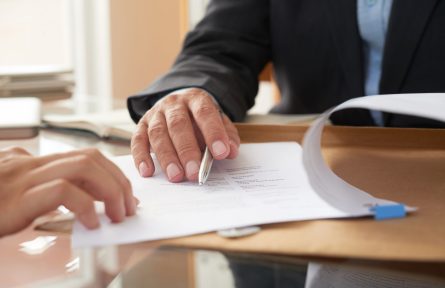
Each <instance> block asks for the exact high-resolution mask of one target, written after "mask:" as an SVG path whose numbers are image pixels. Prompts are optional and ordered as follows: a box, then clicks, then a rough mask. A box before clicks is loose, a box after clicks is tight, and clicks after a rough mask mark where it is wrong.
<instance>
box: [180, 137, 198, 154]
mask: <svg viewBox="0 0 445 288" xmlns="http://www.w3.org/2000/svg"><path fill="white" fill-rule="evenodd" d="M177 152H178V155H179V157H180V158H184V156H192V155H193V156H196V154H197V153H196V152H197V151H196V149H195V145H194V144H193V143H192V142H191V141H186V142H184V143H181V144H179V145H178V148H177Z"/></svg>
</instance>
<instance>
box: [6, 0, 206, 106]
mask: <svg viewBox="0 0 445 288" xmlns="http://www.w3.org/2000/svg"><path fill="white" fill-rule="evenodd" d="M207 2H208V0H169V1H163V0H149V1H147V0H126V1H119V0H94V1H91V0H0V34H1V35H2V40H1V42H0V97H8V96H37V97H39V98H41V99H43V100H44V101H45V103H48V102H51V103H55V102H54V101H57V102H56V103H58V105H59V106H60V105H62V106H63V105H65V106H66V107H69V108H72V109H75V110H76V111H77V110H87V111H81V112H97V111H107V110H110V109H116V108H123V107H125V99H126V98H127V97H128V96H129V95H132V94H134V93H135V92H138V91H140V90H142V89H143V88H145V87H146V86H147V85H148V84H149V83H151V82H152V81H153V80H155V79H156V78H157V77H159V76H160V75H161V74H163V73H165V72H166V71H167V70H168V68H169V67H170V66H171V64H172V62H173V61H174V59H175V56H176V55H177V53H178V52H179V50H180V47H181V43H182V40H183V38H184V36H185V34H186V33H187V31H188V30H189V29H191V28H193V27H194V26H195V24H196V23H197V22H198V21H199V20H200V19H201V18H202V16H203V14H204V12H205V8H206V5H207ZM63 99H65V101H62V102H60V100H63Z"/></svg>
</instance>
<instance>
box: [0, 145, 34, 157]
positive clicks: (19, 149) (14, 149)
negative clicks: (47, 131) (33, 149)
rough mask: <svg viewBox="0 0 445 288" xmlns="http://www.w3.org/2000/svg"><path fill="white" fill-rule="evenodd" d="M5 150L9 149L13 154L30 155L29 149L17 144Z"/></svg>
mask: <svg viewBox="0 0 445 288" xmlns="http://www.w3.org/2000/svg"><path fill="white" fill-rule="evenodd" d="M5 151H8V152H10V153H12V154H22V155H29V152H28V151H26V150H25V149H23V148H22V147H17V146H14V147H9V148H6V149H5Z"/></svg>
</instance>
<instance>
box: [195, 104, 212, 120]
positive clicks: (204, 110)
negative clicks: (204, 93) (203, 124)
mask: <svg viewBox="0 0 445 288" xmlns="http://www.w3.org/2000/svg"><path fill="white" fill-rule="evenodd" d="M215 113H217V110H216V108H215V107H214V106H213V105H208V104H204V105H199V107H198V108H197V109H196V111H195V117H196V118H197V119H200V120H207V119H208V118H210V117H211V116H212V115H213V114H215Z"/></svg>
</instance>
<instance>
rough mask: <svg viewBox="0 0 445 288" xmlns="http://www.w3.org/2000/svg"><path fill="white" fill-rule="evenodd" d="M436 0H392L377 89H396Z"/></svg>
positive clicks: (391, 90) (387, 92) (394, 90)
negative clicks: (378, 87)
mask: <svg viewBox="0 0 445 288" xmlns="http://www.w3.org/2000/svg"><path fill="white" fill-rule="evenodd" d="M436 3H437V0H422V1H419V0H394V3H393V7H392V11H391V17H390V20H389V24H388V32H387V35H386V42H385V52H384V56H383V63H382V76H381V80H380V93H382V94H391V93H399V92H400V89H401V87H402V84H403V80H404V79H405V76H406V73H407V71H408V69H409V67H410V65H411V62H412V59H413V56H414V53H415V50H416V47H417V45H418V43H419V41H420V39H421V37H422V34H423V31H424V29H425V27H426V24H427V23H428V19H429V17H430V15H431V13H432V11H433V10H434V7H435V5H436Z"/></svg>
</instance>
